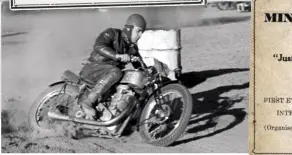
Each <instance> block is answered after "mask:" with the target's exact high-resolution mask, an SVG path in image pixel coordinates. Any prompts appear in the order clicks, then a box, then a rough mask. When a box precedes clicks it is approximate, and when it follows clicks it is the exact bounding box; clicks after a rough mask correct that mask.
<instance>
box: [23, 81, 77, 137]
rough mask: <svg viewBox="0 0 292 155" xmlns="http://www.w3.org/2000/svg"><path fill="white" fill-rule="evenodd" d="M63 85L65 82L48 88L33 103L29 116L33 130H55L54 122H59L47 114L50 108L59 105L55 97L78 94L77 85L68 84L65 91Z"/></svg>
mask: <svg viewBox="0 0 292 155" xmlns="http://www.w3.org/2000/svg"><path fill="white" fill-rule="evenodd" d="M63 86H64V83H62V84H57V85H54V86H51V87H49V88H47V89H46V90H45V91H44V92H42V93H41V94H40V95H39V96H38V97H37V99H36V100H35V101H34V103H33V104H32V106H31V108H30V111H29V117H28V123H29V126H30V128H31V129H32V130H33V131H37V132H46V131H48V132H49V131H53V130H54V123H58V122H55V121H54V120H51V119H50V118H49V117H48V114H47V113H48V111H49V110H50V109H52V108H55V107H56V106H57V103H56V102H54V101H55V100H52V99H53V98H54V97H60V95H69V97H70V99H73V98H74V97H75V96H76V95H77V94H78V88H77V87H75V86H73V85H70V84H67V85H66V87H65V91H64V90H63V91H61V90H62V88H63ZM58 95H59V96H58ZM71 97H72V98H71ZM68 99H69V98H68ZM50 101H53V102H51V103H50ZM48 103H49V104H48ZM39 113H40V114H39ZM41 114H42V115H41ZM40 119H41V120H43V121H45V122H42V123H41V122H40V121H39V120H40ZM46 123H47V124H46ZM55 125H56V124H55Z"/></svg>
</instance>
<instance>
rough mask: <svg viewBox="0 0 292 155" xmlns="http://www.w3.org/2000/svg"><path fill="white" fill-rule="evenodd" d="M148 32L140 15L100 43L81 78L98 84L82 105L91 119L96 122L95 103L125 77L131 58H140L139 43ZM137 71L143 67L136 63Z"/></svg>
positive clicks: (104, 35) (103, 35) (108, 32)
mask: <svg viewBox="0 0 292 155" xmlns="http://www.w3.org/2000/svg"><path fill="white" fill-rule="evenodd" d="M145 29H146V20H145V19H144V17H143V16H141V15H139V14H132V15H130V16H129V17H128V19H127V21H126V24H125V26H124V28H123V29H122V30H121V29H116V28H108V29H106V30H105V31H103V32H102V33H101V34H100V35H99V36H98V37H97V39H96V41H95V44H94V46H93V51H92V52H91V54H90V57H89V58H88V63H87V64H85V65H84V67H83V68H82V69H81V71H80V74H79V75H80V77H81V78H83V79H85V80H87V81H90V82H91V83H94V84H95V86H94V87H93V89H92V91H91V92H90V93H89V94H88V96H87V97H85V99H84V100H83V101H81V102H80V105H81V106H82V109H83V110H84V113H85V115H86V117H87V119H91V120H92V119H94V117H95V115H96V111H95V109H94V108H93V107H94V106H95V105H94V103H96V102H100V101H101V100H102V95H103V93H105V92H106V91H107V90H108V89H109V88H111V86H113V85H114V84H115V83H116V82H118V81H119V80H120V79H121V77H122V71H121V70H122V69H123V68H124V67H125V65H126V64H127V63H128V62H130V55H136V56H139V57H140V55H139V53H138V48H137V45H136V43H137V41H138V40H139V39H140V37H141V35H142V33H143V32H144V31H145ZM132 64H133V66H134V67H135V68H137V67H139V63H132Z"/></svg>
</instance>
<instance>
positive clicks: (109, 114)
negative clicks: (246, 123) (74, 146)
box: [29, 56, 193, 146]
mask: <svg viewBox="0 0 292 155" xmlns="http://www.w3.org/2000/svg"><path fill="white" fill-rule="evenodd" d="M131 61H132V62H139V63H140V64H141V66H142V67H141V68H138V69H124V70H123V77H122V79H121V80H120V81H119V82H118V83H117V84H115V85H114V86H113V87H112V88H111V89H110V90H108V91H107V92H106V93H105V95H104V96H103V99H102V101H101V102H99V103H98V104H96V105H97V106H96V107H95V109H96V112H97V117H96V119H95V120H88V119H86V117H85V114H84V112H83V111H82V109H81V108H82V107H81V105H79V101H81V100H82V99H84V95H85V94H86V93H89V92H90V90H91V89H92V88H93V86H94V83H92V82H91V81H88V80H87V79H83V78H81V77H79V76H78V75H76V74H75V73H73V72H72V71H70V70H66V71H65V72H64V73H63V75H62V77H61V79H62V80H61V81H58V82H55V83H52V84H50V85H49V87H48V88H47V89H46V90H45V91H44V92H43V93H41V94H40V95H39V96H38V98H37V99H36V100H35V102H34V103H33V105H32V107H31V109H30V112H29V124H30V126H31V128H32V129H33V130H37V131H47V130H48V131H49V130H52V129H53V128H54V127H56V126H57V125H58V124H57V123H58V122H71V123H73V124H75V125H76V126H78V129H84V130H89V131H91V132H92V134H94V135H96V136H98V137H108V138H117V139H120V138H121V137H123V135H122V134H123V132H124V131H125V128H126V127H128V126H130V127H135V128H134V129H136V130H137V131H138V132H139V133H140V136H141V137H142V139H143V140H144V141H145V142H146V143H148V144H151V145H155V146H169V145H170V144H172V143H173V142H174V141H176V140H177V139H178V138H180V137H181V136H182V135H183V134H184V132H185V130H186V127H187V125H188V122H189V120H190V117H191V114H192V107H193V105H192V104H193V102H192V96H191V94H190V92H189V90H188V89H187V88H186V87H185V86H183V85H182V84H180V80H179V75H180V74H181V73H180V71H178V72H176V77H177V78H178V80H170V79H169V78H167V77H165V74H163V73H162V72H160V71H159V69H158V67H157V66H155V65H154V66H146V65H145V64H144V63H143V60H141V59H140V58H139V57H134V56H132V57H131ZM157 63H158V64H159V63H160V62H158V61H156V64H157ZM159 65H160V66H163V65H161V63H160V64H159ZM159 65H158V66H159ZM74 131H76V132H72V133H71V137H73V138H74V137H77V136H78V132H77V129H76V130H74Z"/></svg>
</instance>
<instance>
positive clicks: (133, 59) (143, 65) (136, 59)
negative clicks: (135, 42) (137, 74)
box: [117, 55, 147, 70]
mask: <svg viewBox="0 0 292 155" xmlns="http://www.w3.org/2000/svg"><path fill="white" fill-rule="evenodd" d="M117 60H118V61H121V60H122V59H121V58H118V59H117ZM130 62H139V63H140V64H141V67H142V69H143V70H145V69H146V68H147V67H146V66H145V64H144V63H143V61H142V60H141V59H140V57H137V56H132V55H131V56H130Z"/></svg>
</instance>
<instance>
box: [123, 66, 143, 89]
mask: <svg viewBox="0 0 292 155" xmlns="http://www.w3.org/2000/svg"><path fill="white" fill-rule="evenodd" d="M146 82H147V79H146V73H145V72H143V71H140V70H133V69H129V70H124V76H123V78H122V80H121V81H120V83H122V84H129V85H130V86H131V87H134V88H138V89H141V88H144V86H145V85H146Z"/></svg>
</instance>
